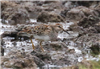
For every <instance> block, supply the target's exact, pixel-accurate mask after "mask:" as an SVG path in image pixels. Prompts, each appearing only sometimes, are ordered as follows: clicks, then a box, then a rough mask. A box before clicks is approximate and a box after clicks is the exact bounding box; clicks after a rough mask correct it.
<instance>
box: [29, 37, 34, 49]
mask: <svg viewBox="0 0 100 69" xmlns="http://www.w3.org/2000/svg"><path fill="white" fill-rule="evenodd" d="M32 37H33V36H31V37H30V40H31V43H32V47H33V50H34V49H35V46H34V44H33V41H32Z"/></svg>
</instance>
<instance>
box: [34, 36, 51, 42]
mask: <svg viewBox="0 0 100 69" xmlns="http://www.w3.org/2000/svg"><path fill="white" fill-rule="evenodd" d="M34 38H35V39H38V40H44V41H49V40H50V37H49V36H48V35H41V36H38V35H34Z"/></svg>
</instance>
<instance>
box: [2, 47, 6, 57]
mask: <svg viewBox="0 0 100 69" xmlns="http://www.w3.org/2000/svg"><path fill="white" fill-rule="evenodd" d="M4 51H5V50H4V48H3V47H2V46H1V55H2V56H4Z"/></svg>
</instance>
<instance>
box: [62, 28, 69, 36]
mask: <svg viewBox="0 0 100 69" xmlns="http://www.w3.org/2000/svg"><path fill="white" fill-rule="evenodd" d="M62 30H63V31H64V32H66V33H67V34H69V35H70V33H68V31H66V30H64V29H63V28H62Z"/></svg>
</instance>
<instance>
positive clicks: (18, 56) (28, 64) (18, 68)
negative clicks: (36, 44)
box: [1, 51, 37, 69]
mask: <svg viewBox="0 0 100 69" xmlns="http://www.w3.org/2000/svg"><path fill="white" fill-rule="evenodd" d="M23 53H24V52H20V51H19V52H18V51H16V52H13V51H11V52H9V53H8V54H9V55H10V56H7V55H6V56H4V57H2V58H3V59H2V63H1V64H2V67H3V68H14V69H23V68H29V69H30V68H33V69H37V65H36V64H35V62H34V58H33V56H31V55H29V54H26V53H24V55H23Z"/></svg>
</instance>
